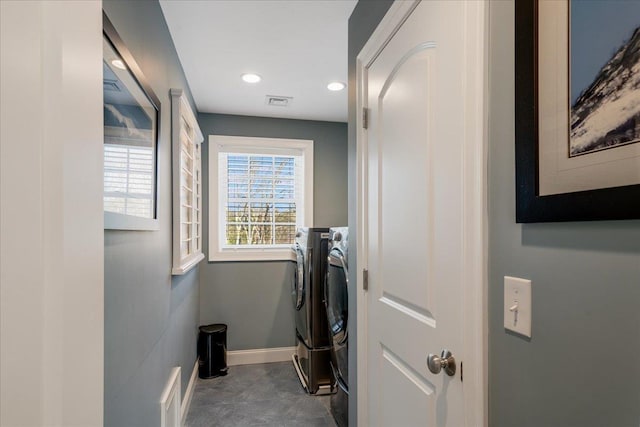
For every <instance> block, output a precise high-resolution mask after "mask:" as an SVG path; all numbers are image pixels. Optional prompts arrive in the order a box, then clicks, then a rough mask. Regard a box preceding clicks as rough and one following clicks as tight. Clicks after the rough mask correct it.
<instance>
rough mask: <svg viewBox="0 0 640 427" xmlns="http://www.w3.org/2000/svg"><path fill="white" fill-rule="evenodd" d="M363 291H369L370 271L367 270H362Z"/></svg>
mask: <svg viewBox="0 0 640 427" xmlns="http://www.w3.org/2000/svg"><path fill="white" fill-rule="evenodd" d="M362 289H364V290H365V291H368V290H369V270H367V269H366V268H365V269H364V270H362Z"/></svg>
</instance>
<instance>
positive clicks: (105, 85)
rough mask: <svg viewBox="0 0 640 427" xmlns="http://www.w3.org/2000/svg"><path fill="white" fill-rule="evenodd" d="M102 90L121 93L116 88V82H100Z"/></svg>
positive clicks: (117, 87)
mask: <svg viewBox="0 0 640 427" xmlns="http://www.w3.org/2000/svg"><path fill="white" fill-rule="evenodd" d="M102 89H104V90H108V91H112V92H122V91H121V90H120V87H119V86H118V81H117V80H109V79H104V80H103V81H102Z"/></svg>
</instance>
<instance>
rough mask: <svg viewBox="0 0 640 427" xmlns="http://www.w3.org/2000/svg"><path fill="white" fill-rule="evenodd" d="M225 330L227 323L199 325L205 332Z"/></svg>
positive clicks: (211, 332) (212, 332)
mask: <svg viewBox="0 0 640 427" xmlns="http://www.w3.org/2000/svg"><path fill="white" fill-rule="evenodd" d="M226 330H227V325H225V324H224V323H214V324H212V325H204V326H200V331H202V332H204V333H207V334H215V333H218V332H224V331H226Z"/></svg>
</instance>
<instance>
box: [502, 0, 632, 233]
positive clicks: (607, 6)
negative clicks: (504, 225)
mask: <svg viewBox="0 0 640 427" xmlns="http://www.w3.org/2000/svg"><path fill="white" fill-rule="evenodd" d="M515 8H516V11H515V61H516V64H515V72H516V81H515V84H516V87H515V89H516V100H515V106H516V111H515V114H516V117H515V119H516V121H515V123H516V134H515V137H516V221H517V222H519V223H528V222H558V221H592V220H615V219H635V218H640V2H629V1H616V0H613V1H612V0H590V1H580V0H518V1H517V2H516V3H515Z"/></svg>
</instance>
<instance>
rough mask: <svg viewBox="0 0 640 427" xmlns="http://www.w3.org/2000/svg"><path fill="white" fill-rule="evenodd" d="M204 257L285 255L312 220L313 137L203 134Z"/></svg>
mask: <svg viewBox="0 0 640 427" xmlns="http://www.w3.org/2000/svg"><path fill="white" fill-rule="evenodd" d="M209 200H210V208H209V224H210V227H209V259H210V260H211V261H225V260H226V261H244V260H278V259H289V258H290V257H291V253H292V252H291V245H292V244H293V242H294V239H295V234H296V230H297V228H298V227H302V226H311V225H312V219H313V141H309V140H292V139H273V138H252V137H236V136H221V135H212V136H210V137H209Z"/></svg>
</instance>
